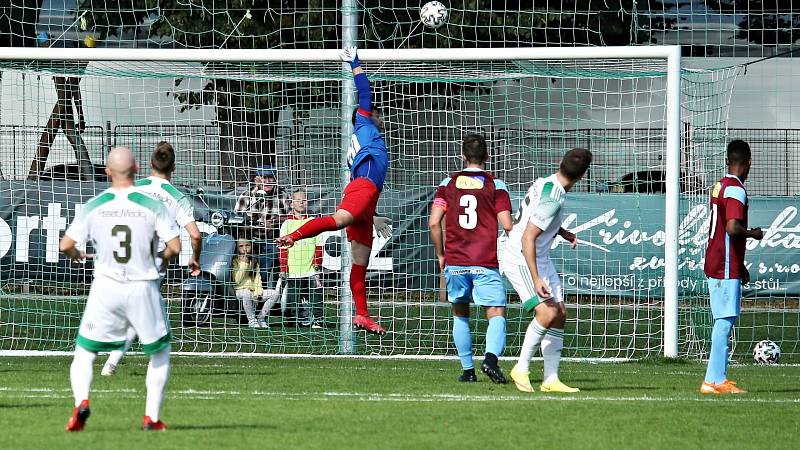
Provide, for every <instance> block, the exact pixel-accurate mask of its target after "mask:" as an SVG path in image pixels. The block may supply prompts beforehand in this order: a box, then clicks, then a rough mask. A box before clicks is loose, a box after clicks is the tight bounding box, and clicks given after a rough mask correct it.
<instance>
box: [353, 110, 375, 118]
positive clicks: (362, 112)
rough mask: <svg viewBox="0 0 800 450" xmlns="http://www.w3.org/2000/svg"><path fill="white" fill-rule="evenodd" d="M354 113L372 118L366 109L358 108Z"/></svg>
mask: <svg viewBox="0 0 800 450" xmlns="http://www.w3.org/2000/svg"><path fill="white" fill-rule="evenodd" d="M356 111H357V112H358V113H359V114H361V115H362V116H364V117H372V111H367V110H366V109H362V108H358V109H357V110H356Z"/></svg>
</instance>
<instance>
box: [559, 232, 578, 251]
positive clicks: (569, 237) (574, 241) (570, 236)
mask: <svg viewBox="0 0 800 450" xmlns="http://www.w3.org/2000/svg"><path fill="white" fill-rule="evenodd" d="M558 235H559V236H561V237H562V238H564V240H565V241H567V242H569V243H570V245H571V246H572V248H575V247H577V246H578V237H577V236H575V233H573V232H571V231H569V230H567V229H565V228H563V227H562V228H559V229H558Z"/></svg>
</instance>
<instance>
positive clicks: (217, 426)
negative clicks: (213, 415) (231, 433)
mask: <svg viewBox="0 0 800 450" xmlns="http://www.w3.org/2000/svg"><path fill="white" fill-rule="evenodd" d="M277 429H278V427H276V426H275V425H259V424H252V423H241V424H208V425H170V426H169V431H173V430H184V431H193V430H277Z"/></svg>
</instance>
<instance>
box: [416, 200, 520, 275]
mask: <svg viewBox="0 0 800 450" xmlns="http://www.w3.org/2000/svg"><path fill="white" fill-rule="evenodd" d="M444 214H445V210H444V208H441V207H439V206H433V207H432V208H431V217H430V219H428V228H429V229H430V233H431V242H432V243H433V248H434V250H435V251H436V259H438V260H439V269H440V270H444V266H445V259H444V236H443V234H442V219H443V218H444ZM498 217H499V214H498ZM509 217H510V214H509Z"/></svg>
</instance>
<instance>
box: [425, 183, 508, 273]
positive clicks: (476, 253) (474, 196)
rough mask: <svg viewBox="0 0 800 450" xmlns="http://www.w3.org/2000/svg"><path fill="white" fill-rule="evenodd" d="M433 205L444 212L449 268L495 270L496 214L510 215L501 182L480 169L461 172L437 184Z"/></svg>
mask: <svg viewBox="0 0 800 450" xmlns="http://www.w3.org/2000/svg"><path fill="white" fill-rule="evenodd" d="M433 204H434V205H435V206H438V207H440V208H443V209H444V210H445V244H444V256H445V261H446V263H447V265H448V266H480V267H497V266H498V264H497V214H499V213H500V212H501V211H509V212H510V211H511V198H510V197H509V195H508V188H506V184H505V183H504V182H503V181H502V180H498V179H495V178H494V177H493V176H492V175H491V174H490V173H489V172H485V171H483V170H480V169H464V170H462V171H461V172H457V173H455V174H453V175H452V176H450V177H449V178H445V179H444V181H442V182H441V184H439V187H438V188H437V189H436V197H435V198H434V200H433Z"/></svg>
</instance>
